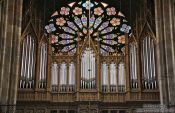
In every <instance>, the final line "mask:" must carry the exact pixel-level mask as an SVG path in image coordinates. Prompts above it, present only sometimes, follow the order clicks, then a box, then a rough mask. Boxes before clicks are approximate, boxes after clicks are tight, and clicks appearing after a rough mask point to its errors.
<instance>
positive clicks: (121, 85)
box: [118, 62, 126, 92]
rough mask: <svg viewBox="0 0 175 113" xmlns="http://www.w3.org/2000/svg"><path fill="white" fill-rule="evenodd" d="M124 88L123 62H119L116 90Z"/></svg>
mask: <svg viewBox="0 0 175 113" xmlns="http://www.w3.org/2000/svg"><path fill="white" fill-rule="evenodd" d="M125 89H126V75H125V64H124V63H122V62H121V63H119V66H118V91H119V92H125Z"/></svg>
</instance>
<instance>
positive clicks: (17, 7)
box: [0, 0, 23, 113]
mask: <svg viewBox="0 0 175 113" xmlns="http://www.w3.org/2000/svg"><path fill="white" fill-rule="evenodd" d="M22 4H23V0H4V4H3V5H4V7H3V9H4V12H3V22H2V29H3V35H2V36H1V38H2V39H1V41H2V42H1V44H2V45H1V48H2V49H1V52H0V54H1V62H0V63H1V64H0V65H1V67H0V70H1V71H0V76H1V80H2V82H1V85H0V88H1V90H0V97H1V98H0V104H2V105H12V106H14V105H16V100H17V99H16V98H17V87H18V76H19V75H20V71H19V68H20V36H21V23H22ZM8 110H11V111H8ZM7 112H8V113H14V112H15V109H10V108H6V107H3V109H2V113H7Z"/></svg>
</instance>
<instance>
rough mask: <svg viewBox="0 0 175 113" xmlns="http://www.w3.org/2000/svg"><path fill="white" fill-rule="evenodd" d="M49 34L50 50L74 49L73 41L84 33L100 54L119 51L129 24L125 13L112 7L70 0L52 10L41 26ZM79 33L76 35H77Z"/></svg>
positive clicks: (73, 50)
mask: <svg viewBox="0 0 175 113" xmlns="http://www.w3.org/2000/svg"><path fill="white" fill-rule="evenodd" d="M45 31H46V33H47V34H50V33H51V34H54V35H53V36H52V37H51V40H52V42H51V44H52V45H53V52H55V53H57V52H68V53H75V52H76V47H77V41H78V40H79V41H85V39H86V37H87V36H90V37H89V38H91V39H92V41H96V42H97V41H98V43H99V44H100V51H101V53H102V54H107V53H108V52H116V51H117V52H121V49H122V48H123V47H124V46H125V36H124V35H125V34H126V33H128V34H130V33H131V27H130V26H129V25H128V21H127V19H126V18H125V16H124V15H123V14H122V13H121V12H120V11H119V10H118V9H116V8H115V7H111V6H109V5H108V4H106V3H103V2H97V1H93V0H91V1H86V0H84V1H80V2H73V3H70V4H68V5H65V6H64V7H61V8H60V9H58V10H57V11H55V12H54V13H53V14H52V16H51V17H50V20H49V21H48V24H47V25H46V26H45ZM78 36H79V39H78Z"/></svg>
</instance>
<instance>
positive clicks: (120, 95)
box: [18, 86, 159, 102]
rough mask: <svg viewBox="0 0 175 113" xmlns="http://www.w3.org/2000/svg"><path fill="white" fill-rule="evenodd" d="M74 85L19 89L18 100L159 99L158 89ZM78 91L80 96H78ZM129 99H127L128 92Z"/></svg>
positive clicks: (115, 100)
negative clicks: (101, 88)
mask: <svg viewBox="0 0 175 113" xmlns="http://www.w3.org/2000/svg"><path fill="white" fill-rule="evenodd" d="M73 89H74V87H73V86H70V87H67V92H53V91H51V92H47V91H46V90H39V91H33V90H19V91H18V101H50V102H74V101H77V100H78V101H99V102H126V101H159V92H158V91H142V92H139V91H133V92H115V91H112V92H100V98H98V93H97V91H93V92H90V91H89V92H88V91H80V92H74V90H73ZM77 93H78V94H79V96H78V97H77ZM128 93H130V97H129V99H127V100H126V98H128V97H127V94H128Z"/></svg>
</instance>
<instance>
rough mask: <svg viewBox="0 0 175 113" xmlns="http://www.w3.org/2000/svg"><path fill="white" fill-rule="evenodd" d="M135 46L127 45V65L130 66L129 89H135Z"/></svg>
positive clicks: (133, 44) (132, 44) (136, 85)
mask: <svg viewBox="0 0 175 113" xmlns="http://www.w3.org/2000/svg"><path fill="white" fill-rule="evenodd" d="M136 52H137V51H136V44H135V43H130V44H129V64H130V66H129V67H130V69H129V72H130V86H131V88H137V87H138V84H137V60H136V59H137V56H136V55H137V53H136Z"/></svg>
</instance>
